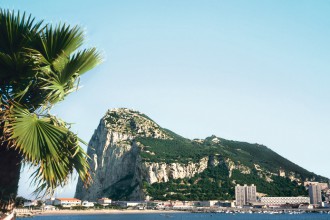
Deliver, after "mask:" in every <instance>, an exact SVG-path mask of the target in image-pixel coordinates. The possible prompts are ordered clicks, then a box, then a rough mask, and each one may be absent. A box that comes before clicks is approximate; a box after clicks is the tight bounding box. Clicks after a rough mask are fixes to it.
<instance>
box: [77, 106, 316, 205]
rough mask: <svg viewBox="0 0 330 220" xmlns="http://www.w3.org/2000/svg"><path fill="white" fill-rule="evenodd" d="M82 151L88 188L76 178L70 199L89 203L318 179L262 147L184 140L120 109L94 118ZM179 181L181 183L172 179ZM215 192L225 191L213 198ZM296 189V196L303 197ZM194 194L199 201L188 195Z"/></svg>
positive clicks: (179, 196)
mask: <svg viewBox="0 0 330 220" xmlns="http://www.w3.org/2000/svg"><path fill="white" fill-rule="evenodd" d="M87 153H88V155H89V157H90V166H91V175H92V178H93V184H92V185H91V186H90V187H89V188H88V189H85V188H84V187H83V184H82V182H81V181H80V180H79V181H78V184H77V189H76V195H75V196H76V197H77V198H79V199H83V200H90V201H96V200H97V199H98V198H101V197H110V198H113V199H120V200H144V199H146V198H150V197H151V198H154V199H155V198H156V199H168V198H170V199H198V198H203V199H216V198H225V199H228V198H232V197H231V196H233V195H232V192H233V187H234V184H236V183H241V184H242V183H247V182H246V181H256V180H257V181H260V186H262V187H264V189H263V188H262V187H261V192H263V193H266V194H267V193H268V194H271V193H273V192H272V188H274V187H265V185H266V184H267V183H272V184H274V185H273V186H276V184H281V185H283V184H284V185H285V184H287V185H288V187H296V186H298V182H299V181H300V182H301V181H302V180H303V179H306V178H309V179H315V178H316V179H317V178H322V177H320V176H317V175H315V174H313V173H310V172H308V171H306V170H304V169H303V168H301V167H299V166H297V165H295V164H293V163H291V162H290V161H288V160H286V159H285V158H283V157H281V156H279V155H278V154H276V153H275V152H273V151H271V150H270V149H268V148H267V147H264V146H262V145H258V144H254V145H252V144H248V143H243V142H233V141H227V140H225V139H221V138H218V137H216V136H211V137H209V138H206V139H194V140H189V139H185V138H183V137H181V136H179V135H177V134H175V133H173V132H171V131H169V130H166V129H163V128H161V127H160V126H159V125H158V124H157V123H155V122H154V121H152V120H151V119H150V118H148V117H147V116H146V115H144V114H142V113H140V112H137V111H133V110H129V109H124V108H123V109H112V110H109V111H108V112H107V113H106V114H105V116H104V117H103V118H102V119H101V120H100V123H99V125H98V127H97V129H96V130H95V132H94V135H93V136H92V138H91V140H90V142H89V144H88V150H87ZM279 169H286V171H287V173H288V174H290V178H291V181H293V180H294V184H293V185H292V184H291V185H292V186H291V185H290V180H289V178H287V179H285V178H286V177H284V178H282V177H281V178H282V179H281V178H278V175H277V170H279ZM292 176H293V177H294V178H292ZM288 177H289V176H288ZM179 179H181V180H184V183H183V182H180V181H181V180H180V181H179V182H177V181H175V180H179ZM190 179H191V181H190ZM258 179H259V180H258ZM274 179H275V181H274ZM285 181H286V182H285ZM288 181H289V182H288ZM165 183H166V184H167V185H166V184H165ZM157 184H158V185H157ZM164 184H165V185H164ZM191 184H193V185H191ZM194 186H195V187H196V192H195V193H193V192H194ZM203 187H205V189H203ZM257 187H258V185H257ZM210 188H211V189H213V190H214V192H213V191H212V192H211V191H210V190H209V189H210ZM169 189H171V190H172V191H173V192H168V190H169ZM259 189H260V188H259ZM221 190H225V191H224V192H221V193H220V194H216V193H218V192H219V191H221ZM262 190H264V191H262ZM299 190H300V189H299ZM299 190H297V193H298V192H299V193H301V192H302V193H304V192H303V191H299ZM302 190H303V189H302ZM198 193H199V194H200V196H201V197H193V196H194V195H196V194H198ZM215 194H216V195H215ZM273 195H276V192H275V193H273ZM166 196H167V197H166ZM168 196H172V197H168ZM214 196H216V197H214Z"/></svg>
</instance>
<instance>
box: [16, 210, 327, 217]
mask: <svg viewBox="0 0 330 220" xmlns="http://www.w3.org/2000/svg"><path fill="white" fill-rule="evenodd" d="M229 210H230V209H227V210H226V209H223V210H222V211H221V212H219V210H208V211H206V210H203V211H202V210H199V211H197V212H196V210H195V212H194V211H193V210H150V209H147V210H145V209H144V210H137V209H134V210H127V209H125V210H120V209H108V210H105V209H90V210H48V211H32V212H30V213H17V214H18V215H17V217H28V216H61V215H122V214H128V215H130V214H175V213H224V214H226V213H230V214H232V213H236V214H237V213H242V214H245V213H256V214H258V213H262V214H274V213H275V214H290V212H292V213H294V214H302V213H327V214H330V209H323V210H290V211H289V210H286V211H289V212H282V211H280V210H263V212H262V210H253V211H254V212H252V210H241V209H240V210H235V209H232V210H231V212H228V211H229ZM283 211H284V210H283ZM271 212H273V213H271Z"/></svg>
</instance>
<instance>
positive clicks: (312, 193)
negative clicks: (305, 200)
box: [308, 184, 322, 205]
mask: <svg viewBox="0 0 330 220" xmlns="http://www.w3.org/2000/svg"><path fill="white" fill-rule="evenodd" d="M321 191H322V186H321V185H320V184H310V185H309V186H308V193H309V198H310V199H311V204H313V205H316V204H320V203H321V202H322V196H321Z"/></svg>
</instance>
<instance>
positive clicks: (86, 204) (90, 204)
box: [81, 201, 94, 208]
mask: <svg viewBox="0 0 330 220" xmlns="http://www.w3.org/2000/svg"><path fill="white" fill-rule="evenodd" d="M81 205H82V206H84V207H86V208H91V207H94V203H92V202H88V201H83V202H82V203H81Z"/></svg>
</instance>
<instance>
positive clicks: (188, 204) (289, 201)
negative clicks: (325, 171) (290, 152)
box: [24, 182, 330, 210]
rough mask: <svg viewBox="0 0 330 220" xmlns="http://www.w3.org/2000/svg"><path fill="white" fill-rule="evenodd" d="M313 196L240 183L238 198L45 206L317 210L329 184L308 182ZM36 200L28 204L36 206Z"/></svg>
mask: <svg viewBox="0 0 330 220" xmlns="http://www.w3.org/2000/svg"><path fill="white" fill-rule="evenodd" d="M304 186H305V187H306V189H308V192H309V197H303V196H299V197H268V196H261V194H260V193H259V194H258V193H257V187H256V186H255V185H253V184H252V185H250V186H248V185H243V186H241V185H236V186H235V200H234V201H219V200H208V201H112V200H111V199H109V198H101V199H98V201H97V202H88V201H81V200H79V199H76V198H51V199H47V200H46V201H45V205H44V209H46V210H47V209H48V210H49V209H50V210H51V209H55V207H56V206H59V205H60V206H62V207H64V208H71V207H74V206H83V207H87V208H90V207H94V205H95V204H98V205H101V206H108V205H115V206H120V207H135V208H138V209H146V208H151V209H185V210H189V209H194V208H196V207H197V208H198V207H202V208H206V207H210V208H215V207H236V208H246V207H249V208H250V207H254V208H277V207H282V208H305V209H313V208H319V207H327V208H329V206H330V203H329V201H330V188H329V185H328V184H327V183H318V182H304ZM36 204H37V202H36V201H30V202H26V204H25V203H24V206H35V205H36Z"/></svg>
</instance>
